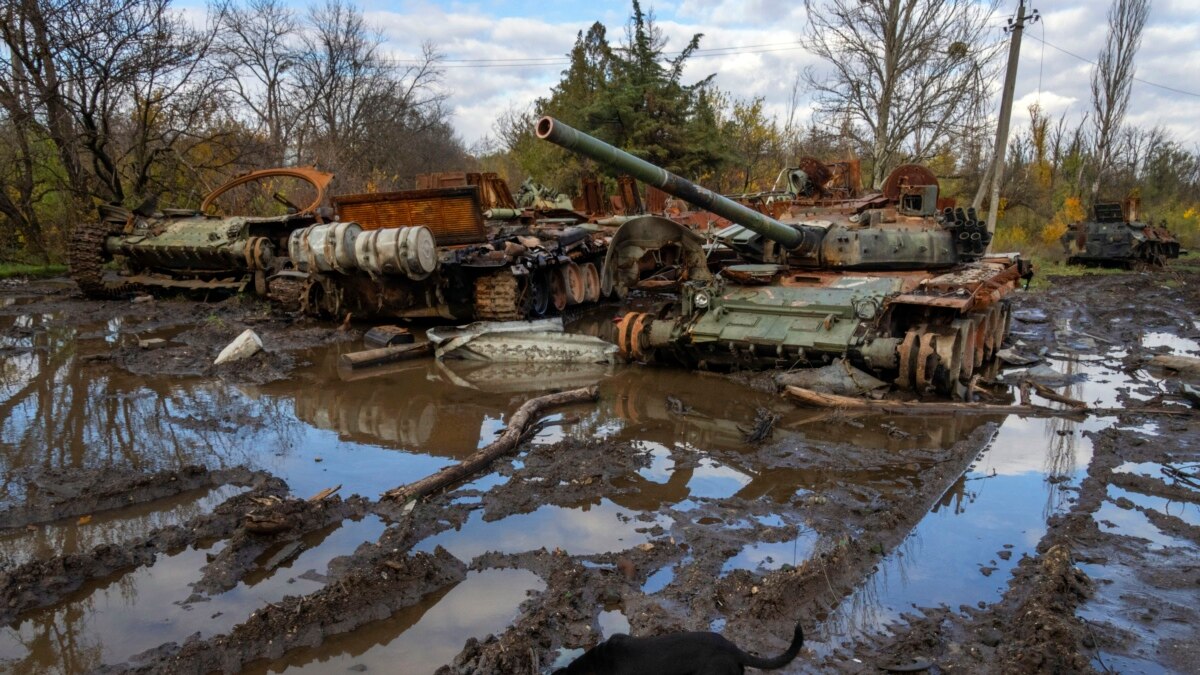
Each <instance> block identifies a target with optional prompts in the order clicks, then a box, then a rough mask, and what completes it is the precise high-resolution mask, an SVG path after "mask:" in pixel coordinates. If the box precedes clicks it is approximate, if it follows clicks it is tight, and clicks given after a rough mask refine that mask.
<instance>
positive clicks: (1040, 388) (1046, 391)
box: [1027, 380, 1088, 410]
mask: <svg viewBox="0 0 1200 675" xmlns="http://www.w3.org/2000/svg"><path fill="white" fill-rule="evenodd" d="M1027 381H1028V382H1029V384H1031V385H1033V390H1034V391H1036V392H1037V393H1038V396H1041V397H1042V398H1045V399H1049V400H1051V401H1054V402H1055V403H1062V404H1063V405H1067V406H1071V407H1072V408H1078V409H1080V410H1083V409H1085V408H1087V407H1088V404H1086V403H1084V402H1083V401H1080V400H1078V399H1074V398H1071V397H1069V396H1063V395H1062V394H1060V393H1058V392H1056V391H1054V390H1053V389H1051V388H1050V387H1047V386H1046V385H1044V384H1040V383H1038V382H1034V381H1033V380H1027Z"/></svg>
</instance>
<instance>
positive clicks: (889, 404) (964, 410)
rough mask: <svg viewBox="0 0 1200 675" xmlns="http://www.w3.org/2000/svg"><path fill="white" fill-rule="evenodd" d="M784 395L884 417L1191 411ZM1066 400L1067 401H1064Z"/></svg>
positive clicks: (802, 392) (797, 390)
mask: <svg viewBox="0 0 1200 675" xmlns="http://www.w3.org/2000/svg"><path fill="white" fill-rule="evenodd" d="M786 394H787V396H788V397H790V398H791V399H792V400H793V401H794V402H796V403H798V404H800V405H804V406H808V407H810V408H835V409H838V410H841V411H844V412H848V413H860V414H868V413H888V414H892V415H938V414H942V415H959V414H981V415H1026V416H1034V417H1080V416H1083V415H1120V414H1122V413H1137V414H1139V415H1190V414H1194V413H1195V411H1193V410H1188V409H1185V408H1047V407H1045V406H1040V405H993V404H990V403H964V402H960V401H930V402H924V401H876V400H872V399H865V398H852V397H850V396H839V395H837V394H823V393H821V392H817V391H812V390H811V389H803V388H801V387H787V389H786ZM1068 400H1070V399H1068Z"/></svg>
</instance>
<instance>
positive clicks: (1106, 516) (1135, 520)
mask: <svg viewBox="0 0 1200 675" xmlns="http://www.w3.org/2000/svg"><path fill="white" fill-rule="evenodd" d="M1112 490H1113V488H1111V487H1110V488H1109V491H1110V492H1109V494H1110V495H1112V494H1113V493H1112ZM1122 492H1124V491H1122ZM1113 496H1114V498H1115V495H1113ZM1123 496H1128V493H1125V495H1123ZM1094 517H1095V519H1096V522H1097V523H1098V524H1099V525H1100V530H1101V531H1102V532H1108V533H1110V534H1121V535H1125V536H1127V537H1138V538H1140V539H1146V540H1148V541H1149V542H1150V548H1151V550H1160V549H1163V548H1169V547H1181V548H1192V549H1194V548H1196V546H1195V545H1194V544H1192V543H1191V542H1190V541H1188V540H1186V539H1181V538H1179V537H1174V536H1172V535H1169V534H1167V533H1166V532H1163V531H1162V530H1160V529H1158V527H1157V526H1155V525H1154V523H1151V522H1150V519H1149V518H1147V517H1146V514H1144V513H1142V512H1141V511H1138V510H1137V509H1123V508H1121V507H1119V506H1117V505H1116V504H1114V503H1112V502H1110V501H1105V502H1104V503H1103V504H1102V505H1101V506H1100V510H1098V511H1096V513H1095V516H1094ZM1110 523H1111V525H1110Z"/></svg>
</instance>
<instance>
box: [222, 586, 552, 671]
mask: <svg viewBox="0 0 1200 675" xmlns="http://www.w3.org/2000/svg"><path fill="white" fill-rule="evenodd" d="M544 588H545V584H544V583H543V582H542V581H541V580H540V579H539V578H538V577H537V576H536V575H534V574H533V573H531V572H528V571H526V570H513V569H485V570H482V571H473V572H468V573H467V577H466V579H464V580H463V581H462V582H460V583H459V584H457V585H455V586H454V587H452V588H450V589H449V591H448V592H446V593H438V594H435V596H433V597H430V598H426V599H425V600H423V601H422V602H421V603H419V604H417V605H416V606H414V607H410V608H408V609H405V610H401V611H400V612H398V613H396V614H395V615H394V616H393V617H392V618H390V619H386V620H384V621H379V622H376V623H373V624H369V625H368V626H366V627H364V628H363V629H360V630H358V631H355V632H354V633H352V634H349V635H346V636H344V637H339V638H334V639H332V640H326V641H325V643H324V644H322V645H321V646H320V647H319V648H317V649H301V650H297V651H295V652H293V653H291V654H289V655H288V656H287V657H286V658H284V659H281V660H279V661H275V662H272V663H270V664H269V665H265V666H264V665H261V664H260V665H259V666H258V667H255V668H250V669H247V670H246V671H245V672H247V673H280V672H282V673H331V672H354V671H356V670H365V672H372V673H431V672H433V671H435V670H437V669H438V667H439V666H441V665H442V664H445V663H449V662H450V661H452V660H453V659H454V657H455V655H457V654H458V652H459V651H460V650H461V649H462V643H463V641H464V640H465V638H464V637H463V636H485V635H488V634H489V633H498V632H500V631H502V630H504V629H505V628H506V627H508V625H509V624H510V623H512V621H513V620H514V619H515V618H516V617H517V615H518V614H519V613H520V612H519V608H520V605H521V603H522V602H524V601H525V600H526V598H527V597H528V596H529V594H530V593H533V592H540V591H542V590H543V589H544Z"/></svg>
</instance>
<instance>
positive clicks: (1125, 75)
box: [1092, 0, 1150, 201]
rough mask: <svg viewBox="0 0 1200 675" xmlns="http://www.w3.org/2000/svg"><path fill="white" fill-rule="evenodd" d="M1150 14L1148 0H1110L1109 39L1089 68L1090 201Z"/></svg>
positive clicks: (1126, 100) (1123, 107) (1108, 155)
mask: <svg viewBox="0 0 1200 675" xmlns="http://www.w3.org/2000/svg"><path fill="white" fill-rule="evenodd" d="M1149 15H1150V0H1113V4H1112V6H1111V7H1110V8H1109V10H1108V39H1107V40H1106V41H1105V43H1104V47H1103V48H1102V49H1101V50H1100V60H1099V63H1097V64H1096V67H1095V69H1093V70H1092V109H1093V110H1094V111H1095V117H1094V118H1093V124H1094V127H1095V146H1096V176H1095V178H1094V179H1093V180H1092V201H1095V199H1096V195H1097V193H1099V192H1100V181H1101V179H1102V178H1103V177H1104V172H1105V171H1106V170H1107V169H1108V168H1109V165H1110V164H1111V162H1112V153H1113V149H1114V148H1113V146H1114V144H1115V143H1116V140H1117V136H1118V133H1119V131H1120V129H1121V125H1122V124H1123V123H1124V121H1125V110H1126V108H1127V107H1128V106H1129V94H1130V91H1131V90H1132V88H1133V77H1134V72H1135V69H1134V63H1133V58H1134V56H1135V55H1137V51H1138V48H1139V47H1141V45H1142V29H1143V28H1144V27H1145V26H1146V19H1147V17H1149Z"/></svg>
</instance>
